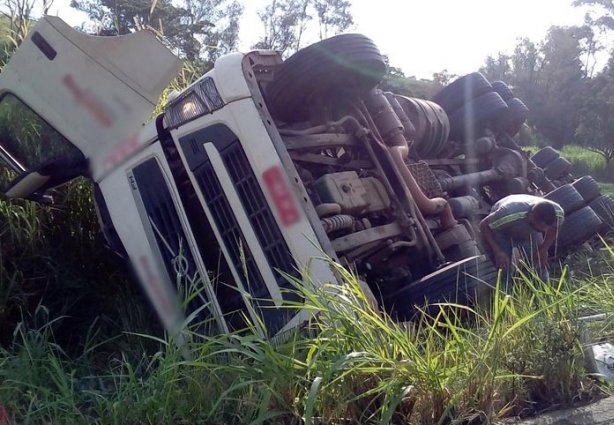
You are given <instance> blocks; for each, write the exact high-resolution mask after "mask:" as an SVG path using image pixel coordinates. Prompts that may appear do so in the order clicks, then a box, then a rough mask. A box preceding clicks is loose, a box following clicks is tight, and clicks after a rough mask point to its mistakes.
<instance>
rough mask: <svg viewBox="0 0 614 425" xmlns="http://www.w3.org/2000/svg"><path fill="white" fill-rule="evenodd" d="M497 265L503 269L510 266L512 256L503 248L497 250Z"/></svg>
mask: <svg viewBox="0 0 614 425" xmlns="http://www.w3.org/2000/svg"><path fill="white" fill-rule="evenodd" d="M495 263H496V266H497V267H499V268H502V269H507V268H509V266H510V257H509V256H508V255H507V254H506V253H505V252H504V251H503V250H500V249H498V250H496V251H495Z"/></svg>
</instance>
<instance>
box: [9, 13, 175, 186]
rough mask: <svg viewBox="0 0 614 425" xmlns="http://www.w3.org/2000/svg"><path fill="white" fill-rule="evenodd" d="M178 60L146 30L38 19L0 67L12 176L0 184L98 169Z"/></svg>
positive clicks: (141, 117) (133, 130)
mask: <svg viewBox="0 0 614 425" xmlns="http://www.w3.org/2000/svg"><path fill="white" fill-rule="evenodd" d="M145 63H146V64H147V65H146V66H143V64H145ZM179 68H180V61H179V60H178V59H177V58H176V57H175V56H173V55H172V53H171V52H170V51H168V49H166V47H164V46H163V45H162V44H161V43H160V42H159V41H158V40H157V39H156V38H155V36H154V35H153V34H151V33H147V32H138V33H134V34H130V35H126V36H121V37H92V36H88V35H85V34H82V33H80V32H79V31H76V30H74V29H72V28H71V27H69V26H68V25H67V24H66V23H64V22H63V21H62V20H60V19H59V18H56V17H52V16H46V17H44V18H43V19H41V20H40V21H39V23H38V24H37V25H36V26H35V27H34V28H33V30H32V31H31V32H30V34H29V36H28V37H27V38H26V39H25V40H24V41H23V43H22V45H21V46H20V47H19V49H18V50H17V51H16V52H15V53H14V54H13V56H12V57H11V60H10V62H9V63H8V64H7V65H6V66H5V67H4V68H3V70H2V73H1V74H0V159H1V160H2V161H3V162H4V163H5V165H7V166H8V167H9V168H10V169H11V170H12V172H13V173H14V175H13V176H11V177H15V176H16V177H15V178H16V179H17V180H15V181H14V182H13V184H11V185H9V186H8V187H5V188H3V189H2V192H3V193H5V194H6V195H7V196H10V197H27V196H28V195H31V194H33V193H36V192H40V189H44V188H46V187H49V186H50V185H53V184H56V183H58V182H59V183H62V182H63V181H66V180H67V179H68V180H69V179H70V178H72V177H75V175H79V174H83V173H86V172H88V173H90V174H97V173H98V174H99V173H101V172H102V171H101V170H102V168H103V164H107V166H109V163H108V162H106V163H105V158H108V157H109V155H110V154H111V153H113V152H114V151H116V150H117V149H118V146H122V145H124V144H125V143H126V141H129V140H135V139H137V138H136V134H137V133H138V131H139V130H140V128H141V126H142V124H143V122H144V121H145V120H146V119H147V117H148V116H149V115H150V114H151V112H152V110H153V108H154V107H155V105H156V102H157V100H158V98H159V96H160V94H161V93H162V90H163V89H164V88H165V87H166V85H167V84H168V83H169V82H170V80H171V79H172V78H173V77H174V76H175V74H176V72H177V71H178V70H179ZM24 111H26V112H24ZM62 170H70V172H67V173H64V174H62V173H61V171H62ZM5 180H6V178H5Z"/></svg>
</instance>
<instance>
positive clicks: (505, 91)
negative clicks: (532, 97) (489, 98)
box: [490, 81, 514, 102]
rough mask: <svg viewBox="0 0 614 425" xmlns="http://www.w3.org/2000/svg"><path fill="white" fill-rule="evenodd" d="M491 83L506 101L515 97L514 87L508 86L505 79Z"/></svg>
mask: <svg viewBox="0 0 614 425" xmlns="http://www.w3.org/2000/svg"><path fill="white" fill-rule="evenodd" d="M490 84H491V86H492V89H493V90H494V91H496V92H497V93H499V96H501V97H502V98H503V100H505V101H506V102H507V101H508V100H509V99H511V98H513V97H514V92H513V91H512V89H510V86H508V85H507V84H506V83H504V82H503V81H493V82H492V83H490Z"/></svg>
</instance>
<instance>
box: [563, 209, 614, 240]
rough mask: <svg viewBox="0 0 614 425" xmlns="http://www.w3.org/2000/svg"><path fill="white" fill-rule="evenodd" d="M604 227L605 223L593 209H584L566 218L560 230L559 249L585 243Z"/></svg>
mask: <svg viewBox="0 0 614 425" xmlns="http://www.w3.org/2000/svg"><path fill="white" fill-rule="evenodd" d="M602 225H603V221H602V220H601V218H599V216H598V215H597V214H596V213H595V211H593V209H592V208H591V207H584V208H581V209H579V210H578V211H575V212H573V213H571V214H570V215H568V216H567V217H565V221H563V224H562V225H561V228H560V229H559V234H558V239H557V244H556V246H557V249H559V250H560V249H564V248H567V247H569V246H571V245H577V244H580V243H583V242H585V241H587V240H588V239H590V238H591V237H593V236H594V235H595V234H596V233H597V232H599V230H600V229H601V227H602Z"/></svg>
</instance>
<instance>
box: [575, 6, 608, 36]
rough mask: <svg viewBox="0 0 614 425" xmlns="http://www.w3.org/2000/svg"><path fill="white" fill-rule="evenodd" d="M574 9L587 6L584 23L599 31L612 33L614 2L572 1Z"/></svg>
mask: <svg viewBox="0 0 614 425" xmlns="http://www.w3.org/2000/svg"><path fill="white" fill-rule="evenodd" d="M572 4H573V5H574V6H576V7H581V6H587V7H588V8H589V12H588V13H587V14H586V22H587V24H588V25H590V26H591V27H594V28H598V29H600V30H601V31H614V2H613V1H612V0H574V2H573V3H572Z"/></svg>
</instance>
